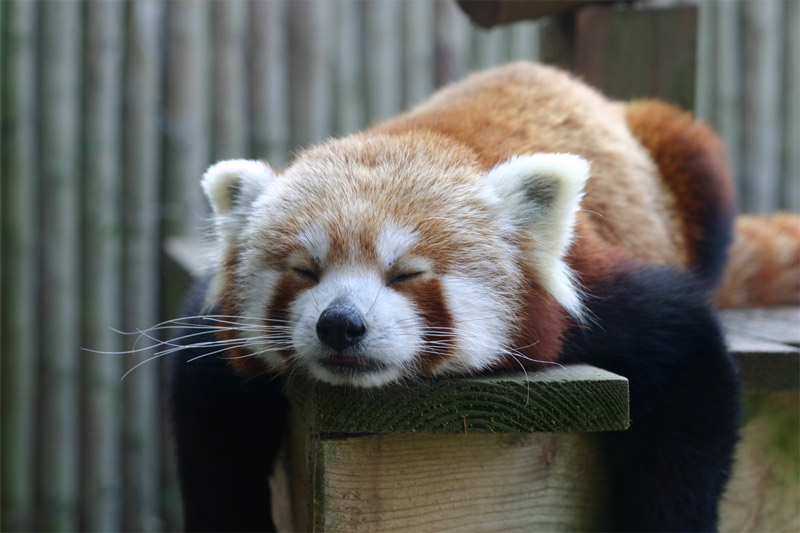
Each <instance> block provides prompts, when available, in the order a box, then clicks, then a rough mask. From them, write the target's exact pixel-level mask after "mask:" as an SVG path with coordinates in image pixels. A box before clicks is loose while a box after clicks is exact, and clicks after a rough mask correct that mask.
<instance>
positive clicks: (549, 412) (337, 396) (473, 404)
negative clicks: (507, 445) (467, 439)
mask: <svg viewBox="0 0 800 533" xmlns="http://www.w3.org/2000/svg"><path fill="white" fill-rule="evenodd" d="M287 392H288V394H289V396H290V398H291V400H292V404H293V407H294V409H295V410H296V416H299V417H301V422H302V423H303V424H304V425H306V427H308V428H309V430H310V431H311V432H312V433H314V434H316V435H326V436H327V438H336V437H337V436H341V437H348V436H353V435H362V434H391V433H451V434H452V433H515V432H519V433H532V432H583V431H611V430H620V429H626V428H627V427H628V426H629V424H630V414H629V401H628V380H627V379H625V378H624V377H621V376H618V375H616V374H613V373H611V372H606V371H604V370H601V369H598V368H594V367H591V366H588V365H574V366H565V367H555V368H552V369H548V370H543V371H540V372H529V373H528V375H527V376H525V375H522V376H519V375H514V376H496V377H477V378H452V377H451V378H443V379H433V380H425V381H421V382H417V383H413V384H410V385H408V386H403V385H393V386H387V387H382V388H379V389H353V388H351V387H335V386H330V385H325V384H321V383H314V382H310V381H304V382H302V383H300V382H298V380H295V381H294V382H293V383H292V384H291V386H290V387H289V388H288V391H287Z"/></svg>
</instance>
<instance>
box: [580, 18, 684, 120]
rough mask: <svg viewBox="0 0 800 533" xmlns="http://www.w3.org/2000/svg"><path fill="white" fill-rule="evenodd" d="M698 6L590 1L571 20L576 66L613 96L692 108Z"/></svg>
mask: <svg viewBox="0 0 800 533" xmlns="http://www.w3.org/2000/svg"><path fill="white" fill-rule="evenodd" d="M696 27H697V6H692V5H676V6H670V7H664V8H638V9H637V8H633V9H623V8H620V7H611V6H599V5H592V6H588V7H585V8H582V9H580V10H579V11H578V12H577V13H576V18H575V65H574V68H575V70H576V71H577V72H579V73H580V74H582V75H583V77H584V79H585V80H586V81H587V82H588V83H589V84H591V85H593V86H595V87H597V88H599V89H601V90H602V91H603V92H604V93H606V94H607V95H609V96H611V97H613V98H620V99H631V98H644V97H650V98H651V97H658V98H662V99H664V100H667V101H669V102H672V103H675V104H678V105H679V106H681V107H683V108H684V109H692V108H693V107H694V91H695V82H694V80H695V75H694V74H695V62H696V54H695V40H696Z"/></svg>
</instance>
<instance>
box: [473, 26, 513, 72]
mask: <svg viewBox="0 0 800 533" xmlns="http://www.w3.org/2000/svg"><path fill="white" fill-rule="evenodd" d="M508 47H509V40H508V31H507V30H505V31H504V30H503V29H501V28H496V29H492V30H475V31H473V32H472V54H471V55H472V68H473V69H474V70H480V69H485V68H490V67H494V66H497V65H500V64H501V63H504V62H505V61H506V60H507V59H508Z"/></svg>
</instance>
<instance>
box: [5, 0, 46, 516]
mask: <svg viewBox="0 0 800 533" xmlns="http://www.w3.org/2000/svg"><path fill="white" fill-rule="evenodd" d="M2 9H3V10H4V11H3V20H2V24H3V39H4V42H3V56H2V58H1V59H2V61H0V84H2V101H1V103H0V128H2V135H3V150H2V152H0V175H2V177H3V178H2V181H1V182H0V188H2V202H3V208H2V211H3V214H2V246H3V247H2V252H0V253H1V254H2V258H3V259H2V262H3V267H2V290H0V295H2V296H1V297H0V306H1V307H0V316H2V321H0V324H2V332H0V352H2V354H3V357H2V359H1V360H0V361H2V387H1V388H0V392H2V400H1V409H2V411H1V413H2V414H0V423H1V424H2V426H0V454H1V455H0V462H1V464H2V468H0V506H1V507H2V509H3V512H2V515H0V520H1V521H0V529H2V530H3V531H31V530H33V529H35V523H34V515H35V513H34V508H35V497H34V482H35V479H36V476H35V474H34V457H35V451H36V444H35V440H34V431H35V424H36V398H37V392H38V390H37V382H36V369H37V364H38V360H39V357H38V355H39V352H38V342H37V339H38V338H39V335H40V333H41V328H42V324H41V322H40V321H39V320H37V319H36V316H37V305H36V302H37V289H36V283H37V272H38V268H37V267H38V261H37V259H38V251H37V248H36V245H37V237H38V229H39V217H38V212H37V205H38V194H37V193H38V189H37V185H38V167H39V152H38V151H37V139H36V134H37V131H36V118H37V116H38V114H37V99H36V86H37V77H38V67H39V65H38V63H37V61H36V49H37V39H38V27H37V24H36V21H37V19H38V15H39V4H38V3H36V2H26V1H24V0H18V1H14V2H3V5H2Z"/></svg>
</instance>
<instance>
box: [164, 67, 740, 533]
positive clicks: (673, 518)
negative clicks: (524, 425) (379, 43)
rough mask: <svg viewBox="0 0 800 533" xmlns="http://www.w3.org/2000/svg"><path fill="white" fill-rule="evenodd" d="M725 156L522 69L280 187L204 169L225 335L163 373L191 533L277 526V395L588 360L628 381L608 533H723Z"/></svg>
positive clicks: (217, 305) (339, 142)
mask: <svg viewBox="0 0 800 533" xmlns="http://www.w3.org/2000/svg"><path fill="white" fill-rule="evenodd" d="M723 152H724V151H723V148H722V145H721V143H720V141H719V140H718V138H717V137H716V136H715V135H714V133H713V132H712V131H711V130H710V129H709V128H707V127H706V126H704V125H703V124H701V123H699V122H697V121H695V120H694V119H693V118H692V117H691V116H690V114H688V113H685V112H682V111H680V110H678V109H676V108H674V107H672V106H669V105H667V104H665V103H661V102H657V101H639V102H632V103H623V102H614V101H610V100H608V99H606V98H604V97H603V96H602V95H600V94H599V93H598V92H597V91H595V90H594V89H592V88H590V87H588V86H586V85H584V84H582V83H581V82H579V81H578V80H576V79H574V78H573V77H571V76H569V75H568V74H566V73H564V72H561V71H559V70H556V69H553V68H549V67H545V66H539V65H534V64H528V63H516V64H511V65H508V66H505V67H501V68H496V69H492V70H488V71H485V72H482V73H478V74H474V75H472V76H470V77H469V78H467V79H466V80H464V81H462V82H460V83H456V84H454V85H452V86H449V87H446V88H444V89H442V90H441V91H439V92H438V93H437V94H435V95H434V96H433V97H432V98H431V99H430V100H429V101H428V102H426V103H423V104H422V105H420V106H418V107H417V108H415V109H413V110H412V111H410V112H408V113H406V114H403V115H400V116H399V117H396V118H393V119H390V120H388V121H386V122H383V123H380V124H377V125H375V126H373V127H371V128H369V129H368V130H366V131H364V132H362V133H358V134H355V135H352V136H349V137H345V138H343V139H334V140H330V141H327V142H324V143H322V144H320V145H318V146H314V147H311V148H309V149H307V150H305V151H303V152H301V153H300V154H298V155H297V157H296V158H295V159H294V161H293V162H292V163H291V164H290V165H289V166H288V167H287V168H285V169H284V170H283V171H281V172H276V171H275V170H273V169H271V168H270V167H269V166H268V164H266V163H264V162H261V161H244V160H233V161H224V162H221V163H218V164H216V165H214V166H212V167H211V168H210V169H209V170H208V171H207V172H206V174H205V176H204V177H203V180H202V186H203V188H204V190H205V192H206V194H207V196H208V198H209V200H210V202H211V205H212V208H213V219H214V223H215V228H216V234H217V238H218V239H217V243H218V248H219V254H220V259H219V264H218V265H217V267H216V270H215V274H214V276H213V279H212V281H211V283H210V286H209V288H208V290H207V291H205V301H206V305H207V306H208V307H210V308H212V309H213V311H210V312H209V313H211V314H212V315H213V317H214V318H213V320H216V321H217V322H216V323H217V325H221V326H224V327H216V328H209V332H208V334H207V335H206V336H203V337H200V340H198V338H197V337H196V336H197V335H198V333H192V334H191V337H193V338H189V337H190V336H187V339H188V340H183V341H179V342H183V344H185V345H186V349H185V350H184V356H183V357H178V358H175V363H174V364H173V370H174V374H175V375H174V378H173V385H172V387H173V407H172V409H173V419H174V425H175V434H176V439H177V449H178V457H179V466H180V471H181V478H182V487H183V491H184V509H185V513H186V518H187V527H188V528H189V529H194V528H219V529H232V528H245V529H247V528H257V529H269V528H271V527H272V522H271V520H270V517H269V516H268V515H267V514H266V513H265V512H264V511H263V509H264V507H265V506H264V501H266V500H265V498H268V488H267V487H266V485H265V484H266V478H267V475H266V472H267V471H269V469H270V468H271V461H273V460H274V451H275V450H276V449H277V443H279V442H280V439H281V432H282V431H283V427H284V418H283V414H282V413H283V410H284V409H285V399H283V398H282V396H281V394H280V386H279V385H277V383H279V380H276V379H275V376H280V375H286V374H288V373H292V372H300V373H305V374H307V375H309V376H310V377H311V378H313V379H318V380H322V381H325V382H328V383H332V384H337V385H346V386H355V387H374V386H381V385H384V384H387V383H391V382H402V381H403V380H404V379H408V378H419V377H425V376H443V375H444V376H446V375H454V374H459V375H464V374H473V373H479V372H492V371H503V370H514V369H519V368H520V366H522V367H524V368H528V369H531V368H537V367H539V366H541V365H543V364H548V363H552V362H554V361H559V362H566V363H569V362H575V361H581V362H587V363H590V364H595V365H597V366H600V367H603V368H606V369H608V370H611V371H613V372H617V373H619V374H621V375H624V376H626V377H628V379H629V380H630V389H631V410H632V419H633V425H632V428H631V430H629V431H627V432H622V433H618V434H613V435H609V437H608V438H609V452H608V453H609V461H611V462H612V463H613V465H614V469H615V471H616V481H615V487H614V490H615V491H616V493H617V495H616V497H615V501H617V502H618V509H617V511H616V513H615V516H616V518H617V522H616V527H618V528H620V529H669V530H683V529H693V530H694V529H703V530H709V529H714V528H715V527H716V505H717V501H718V499H719V496H720V494H721V491H722V488H723V487H724V483H725V480H726V478H727V475H728V471H729V468H730V461H731V454H732V450H733V446H734V443H735V441H736V427H737V416H738V409H739V408H738V386H737V382H736V378H735V373H734V370H733V367H732V365H731V363H730V361H729V359H728V357H727V353H726V351H725V347H724V343H723V341H722V336H721V334H720V331H719V327H718V325H717V322H716V319H715V316H714V312H713V309H712V307H711V305H710V303H709V301H710V297H711V294H712V291H713V290H714V287H715V286H716V284H717V283H718V281H719V279H720V276H721V274H722V271H723V268H724V266H725V251H726V248H727V246H728V243H729V241H730V238H731V221H732V217H733V203H734V195H733V188H732V185H731V178H730V171H729V168H728V166H727V163H726V161H725V157H724V153H723ZM195 307H199V306H195ZM198 323H202V319H200V321H199V322H198ZM213 330H217V333H216V335H217V340H216V341H214V340H213V338H212V337H210V335H213ZM193 341H197V342H193ZM212 350H213V351H212ZM219 352H224V355H225V357H224V362H220V359H219V358H215V357H203V356H204V355H205V354H207V353H213V354H218V353H219ZM190 359H191V360H192V362H191V363H187V361H189V360H190ZM225 365H229V366H227V367H226V366H225ZM229 369H233V370H234V371H235V372H230V371H229ZM253 376H261V379H260V380H259V379H254V378H253ZM264 376H266V377H264ZM225 406H227V407H225ZM683 409H685V410H688V409H691V410H692V412H693V413H694V414H693V416H691V417H683V416H680V417H676V416H675V413H676V412H680V411H681V410H683ZM265 420H269V425H265V423H264V421H265ZM267 426H268V427H269V428H270V429H267ZM210 434H213V435H214V436H213V437H209V435H210ZM245 442H246V443H248V444H244V443H245ZM231 443H234V444H233V448H232V447H231V446H232V445H231ZM234 450H238V451H234ZM212 455H213V457H214V458H215V464H214V465H208V464H207V461H206V460H205V459H204V458H207V457H210V456H212ZM254 456H257V457H258V459H257V462H258V465H259V466H258V467H257V468H255V470H257V471H258V476H255V475H254V474H253V471H254V463H253V461H254V459H253V457H254ZM256 477H257V478H258V479H254V478H256ZM249 498H250V499H249ZM248 502H249V503H248ZM253 502H258V503H257V504H255V505H251V504H252V503H253ZM252 507H257V508H258V509H259V510H258V511H256V510H254V509H252ZM266 508H269V506H266Z"/></svg>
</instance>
